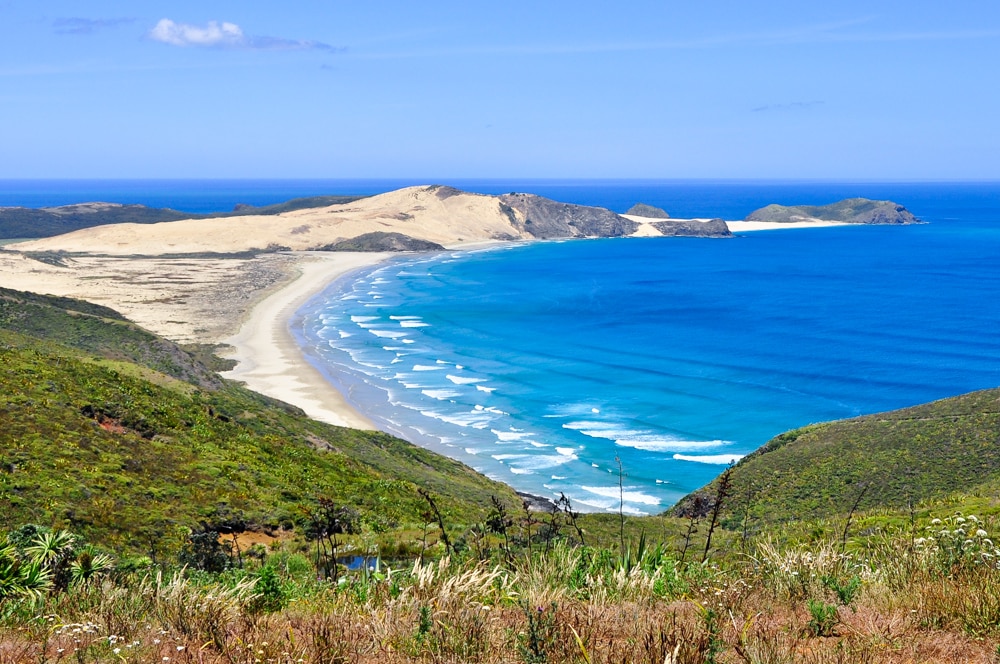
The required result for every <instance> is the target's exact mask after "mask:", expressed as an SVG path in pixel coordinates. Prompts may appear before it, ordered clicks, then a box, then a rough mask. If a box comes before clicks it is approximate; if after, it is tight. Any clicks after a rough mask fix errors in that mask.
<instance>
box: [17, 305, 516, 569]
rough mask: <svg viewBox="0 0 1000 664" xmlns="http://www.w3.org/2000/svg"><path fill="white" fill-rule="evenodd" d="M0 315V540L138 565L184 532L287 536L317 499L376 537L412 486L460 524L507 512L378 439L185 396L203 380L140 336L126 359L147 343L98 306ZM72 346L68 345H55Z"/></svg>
mask: <svg viewBox="0 0 1000 664" xmlns="http://www.w3.org/2000/svg"><path fill="white" fill-rule="evenodd" d="M0 311H2V315H0V395H3V396H2V398H0V503H2V504H3V505H4V506H5V509H4V510H3V512H2V514H0V528H11V527H15V526H18V525H20V524H23V523H27V522H35V523H41V524H44V525H57V526H67V527H71V528H72V529H73V530H74V531H76V532H79V533H81V534H83V535H85V536H86V537H88V538H89V539H91V540H92V541H96V542H103V543H106V544H108V545H111V546H115V547H117V548H132V549H141V550H145V551H149V550H153V549H159V550H162V549H163V548H164V547H166V548H169V547H170V546H172V545H173V544H175V543H176V540H177V537H178V532H183V529H184V528H186V527H194V526H196V525H197V523H198V522H200V521H219V520H232V519H234V518H235V519H238V520H244V521H246V522H248V523H249V524H251V525H252V526H254V527H257V528H265V529H270V528H276V527H279V526H285V527H290V526H291V525H292V524H293V523H294V522H295V520H296V519H297V518H299V517H300V516H301V514H302V509H303V507H304V506H307V505H309V504H310V503H311V501H313V500H314V499H316V498H317V497H325V498H330V499H332V500H334V501H335V502H337V503H339V504H344V505H349V506H353V507H355V508H357V509H359V510H360V511H362V512H363V513H364V514H366V515H367V518H369V519H370V520H371V523H373V524H380V525H379V526H378V527H381V528H385V527H391V526H392V525H393V524H396V523H410V524H413V523H420V522H421V519H422V517H421V512H422V511H423V510H424V509H425V507H426V505H425V503H424V502H423V499H422V498H421V497H420V496H419V495H418V494H417V488H418V486H422V487H425V488H427V489H429V490H430V491H432V492H433V493H435V494H437V495H438V496H439V498H438V503H439V505H440V506H441V507H442V508H443V510H444V511H445V513H446V515H447V516H450V517H452V518H459V519H462V520H463V521H464V522H466V523H468V520H471V519H474V518H476V517H477V515H479V514H480V513H481V512H482V511H484V506H485V505H486V504H488V502H489V497H490V496H491V495H498V496H503V497H506V498H508V499H509V500H511V501H513V500H515V498H514V497H513V493H512V492H511V491H510V489H508V488H507V487H505V486H503V485H501V484H498V483H495V482H492V481H490V480H488V479H486V478H484V477H482V476H480V475H478V474H476V473H475V472H474V471H472V470H471V469H470V468H468V467H466V466H464V465H462V464H460V463H458V462H455V461H452V460H449V459H445V458H443V457H440V456H438V455H435V454H433V453H431V452H429V451H427V450H424V449H421V448H417V447H414V446H412V445H410V444H409V443H406V442H404V441H402V440H399V439H397V438H394V437H392V436H389V435H387V434H383V433H378V432H362V431H355V430H352V429H344V428H341V427H334V426H330V425H326V424H322V423H319V422H315V421H312V420H309V419H307V418H305V417H304V416H303V415H302V414H301V413H300V412H299V411H298V410H297V409H295V408H293V407H291V406H287V405H285V404H281V403H279V402H275V401H273V400H269V399H267V398H265V397H262V396H260V395H258V394H255V393H253V392H250V391H249V390H246V389H244V388H242V387H239V386H237V385H234V384H222V383H220V384H219V385H218V386H213V385H202V386H196V385H194V384H191V383H188V382H186V381H185V380H182V379H181V378H178V377H176V376H181V377H186V376H188V375H195V376H203V375H205V374H207V373H210V372H208V370H207V369H205V368H204V367H203V366H200V364H199V363H198V361H197V360H196V359H194V358H193V357H192V356H190V355H189V354H188V353H186V352H185V351H183V350H182V349H180V348H177V347H176V346H174V345H173V344H171V343H170V342H167V341H165V340H162V339H157V338H155V337H153V342H152V343H150V344H149V348H148V349H145V350H144V351H143V352H139V353H136V348H135V347H136V346H141V345H142V343H143V342H142V340H143V339H146V340H147V341H148V340H149V339H148V338H149V337H152V335H149V333H147V332H144V331H142V330H137V329H135V328H134V326H131V324H128V323H127V322H126V321H123V320H122V319H121V318H120V317H118V316H116V315H114V314H113V312H109V311H108V310H105V309H103V308H100V307H94V306H93V305H86V304H85V303H75V302H73V301H67V300H66V299H63V298H46V297H44V296H34V295H27V294H20V293H17V292H11V291H5V292H4V293H3V308H2V309H0ZM104 314H108V315H104ZM81 321H86V328H85V329H82V330H81V329H80V328H77V327H76V326H77V325H78V324H80V323H81ZM25 332H31V333H32V334H26V333H25ZM77 334H80V335H82V336H84V337H87V339H86V340H85V341H82V342H80V343H79V344H77V347H71V346H69V345H66V344H64V343H59V341H60V340H62V341H65V339H66V337H75V336H77ZM147 350H148V352H146V351H147ZM164 357H166V358H169V359H171V362H172V363H173V364H172V363H171V362H166V363H164V362H163V358H164ZM174 365H178V366H174ZM178 367H180V368H178ZM165 371H169V372H171V373H173V374H175V376H172V375H169V374H168V373H165ZM515 504H516V503H515Z"/></svg>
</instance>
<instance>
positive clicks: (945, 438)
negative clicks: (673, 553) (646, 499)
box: [670, 389, 1000, 526]
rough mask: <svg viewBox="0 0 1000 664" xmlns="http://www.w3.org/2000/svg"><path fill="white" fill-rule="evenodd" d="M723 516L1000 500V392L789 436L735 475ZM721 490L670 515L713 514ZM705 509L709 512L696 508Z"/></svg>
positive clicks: (772, 517) (812, 515)
mask: <svg viewBox="0 0 1000 664" xmlns="http://www.w3.org/2000/svg"><path fill="white" fill-rule="evenodd" d="M730 479H731V483H732V492H731V493H732V495H731V497H730V498H729V499H728V500H727V501H726V503H725V505H726V506H725V507H724V509H723V514H724V515H726V516H727V517H728V520H729V524H730V525H733V526H735V523H736V522H738V521H740V520H741V519H742V518H743V516H744V515H746V514H747V510H748V509H749V515H750V518H751V519H753V520H756V521H758V522H769V523H775V522H790V521H794V520H808V519H822V518H828V517H843V516H845V515H847V514H849V513H850V512H851V511H852V508H854V507H855V506H856V508H857V509H858V510H861V511H864V510H874V509H879V510H886V509H889V510H891V509H896V510H906V509H907V508H908V506H909V505H911V504H916V503H918V502H921V501H924V502H926V501H932V500H935V499H944V498H946V497H948V496H950V495H953V494H958V493H963V494H971V493H977V492H978V493H980V494H981V495H984V496H994V497H995V496H997V495H998V493H1000V389H990V390H982V391H979V392H972V393H969V394H964V395H961V396H957V397H952V398H949V399H942V400H940V401H935V402H932V403H928V404H922V405H919V406H914V407H912V408H904V409H902V410H897V411H892V412H888V413H878V414H875V415H867V416H864V417H857V418H853V419H849V420H840V421H836V422H830V423H826V424H816V425H812V426H808V427H804V428H801V429H796V430H794V431H790V432H788V433H784V434H782V435H780V436H777V437H776V438H774V439H772V440H771V441H770V442H768V443H767V444H766V445H764V446H763V447H762V448H760V449H759V450H757V451H756V452H754V453H753V454H751V455H749V456H747V457H745V458H743V459H742V460H741V461H740V462H739V463H738V464H736V465H735V466H734V467H733V468H732V471H731V474H730ZM718 486H719V483H718V480H716V481H715V482H713V483H712V484H710V485H708V486H707V487H705V488H703V489H701V490H699V491H697V492H695V493H693V494H691V495H689V496H687V497H686V498H684V499H683V500H682V501H681V502H680V503H679V504H678V505H677V506H675V507H674V508H673V509H672V510H671V511H670V513H671V514H673V515H675V516H686V515H690V514H692V513H697V512H699V511H700V512H702V513H705V512H707V510H708V509H709V508H710V506H711V504H712V503H713V502H714V496H715V495H716V493H717V490H718ZM696 499H700V500H699V501H698V502H700V505H697V504H696Z"/></svg>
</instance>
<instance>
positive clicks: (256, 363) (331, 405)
mask: <svg viewBox="0 0 1000 664" xmlns="http://www.w3.org/2000/svg"><path fill="white" fill-rule="evenodd" d="M393 255H394V254H390V253H340V252H309V253H308V254H302V255H301V256H300V257H298V260H297V261H296V263H295V271H296V272H298V274H297V275H296V276H293V277H292V278H291V281H289V282H288V283H286V284H285V285H284V286H282V287H280V288H278V289H277V290H275V291H274V292H272V293H270V294H269V295H267V296H266V297H265V298H264V299H263V300H261V301H260V302H258V303H257V304H256V305H255V306H254V307H253V308H252V310H251V311H250V313H249V315H248V316H247V318H246V320H245V321H244V322H243V324H242V325H241V326H240V329H239V331H238V332H237V333H236V334H235V335H233V336H232V337H229V338H228V339H224V340H223V343H225V344H227V345H229V346H230V347H231V348H232V350H231V351H228V352H225V353H224V355H225V356H226V357H228V358H229V359H233V360H236V362H237V365H236V367H235V368H234V369H232V370H231V371H227V372H223V373H222V375H223V376H224V377H225V378H229V379H232V380H237V381H240V382H242V383H244V384H245V385H246V386H247V387H248V388H250V389H251V390H254V391H256V392H260V393H261V394H265V395H267V396H270V397H273V398H275V399H280V400H282V401H285V402H288V403H291V404H292V405H295V406H298V407H299V408H301V409H302V410H304V411H305V412H306V414H307V415H308V416H309V417H311V418H313V419H316V420H320V421H322V422H326V423H328V424H334V425H337V426H343V427H351V428H354V429H366V430H375V429H376V427H375V425H374V424H373V423H372V422H371V420H369V419H368V418H367V417H365V416H363V415H362V414H361V413H359V412H358V411H357V410H356V409H355V408H354V407H353V406H351V404H350V403H349V402H348V401H347V399H346V398H345V397H344V395H343V394H342V393H341V392H340V390H339V389H337V388H336V386H334V385H333V384H331V382H330V381H329V380H328V379H327V378H326V377H325V376H324V375H323V374H322V373H321V372H320V371H319V370H318V369H316V368H315V367H314V366H313V365H312V364H311V363H310V362H309V360H308V359H307V358H306V357H305V355H304V353H303V351H302V348H301V347H300V346H299V344H298V342H297V341H296V339H295V337H294V335H293V334H292V332H291V330H290V329H289V324H290V322H291V320H292V318H293V316H294V315H295V312H296V311H298V309H299V308H300V307H302V305H304V304H305V303H306V302H307V301H308V300H309V299H310V298H312V297H313V296H314V295H317V294H318V293H320V292H322V291H323V290H324V289H325V288H326V287H327V286H329V285H330V284H331V283H332V282H333V281H335V280H337V279H339V278H341V277H344V276H345V275H347V274H349V273H351V272H354V271H356V270H360V269H363V268H366V267H370V266H373V265H376V264H378V263H380V262H382V261H384V260H386V259H387V258H389V257H391V256H393Z"/></svg>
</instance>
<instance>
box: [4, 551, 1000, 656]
mask: <svg viewBox="0 0 1000 664" xmlns="http://www.w3.org/2000/svg"><path fill="white" fill-rule="evenodd" d="M869 554H870V555H869ZM891 565H895V566H898V567H905V568H906V570H907V571H906V574H905V575H904V573H903V571H902V570H900V569H889V566H891ZM904 576H905V578H906V579H907V581H906V582H905V583H903V582H900V579H902V578H904ZM853 577H857V578H859V579H861V581H860V586H859V590H858V591H857V592H856V593H854V594H853V595H851V596H850V602H849V605H845V604H844V603H842V602H841V601H840V600H841V596H839V595H838V594H837V593H836V592H835V591H834V589H833V588H834V587H835V586H836V585H837V584H838V583H841V585H844V584H846V583H847V579H849V578H853ZM837 579H839V580H840V581H837ZM286 589H287V590H288V592H289V594H290V599H291V601H290V603H288V604H287V605H286V607H285V608H284V609H281V610H279V611H276V612H274V613H263V612H260V610H259V607H257V609H256V610H255V606H257V605H255V604H254V602H253V599H254V597H255V595H256V594H257V593H258V590H257V589H256V588H255V587H254V579H253V577H252V575H244V577H243V578H242V579H237V578H235V577H231V578H229V579H228V580H227V579H226V578H216V579H205V578H201V577H198V576H197V575H195V576H194V577H191V578H189V577H188V576H185V575H183V574H174V575H170V576H165V575H148V576H145V577H142V578H131V579H126V580H119V581H112V580H110V579H105V580H103V581H102V582H100V583H94V582H92V583H90V584H86V585H82V586H77V587H74V588H71V589H70V591H69V592H66V593H60V594H53V595H51V596H49V597H47V598H45V599H44V600H42V601H39V602H37V603H34V604H32V603H24V602H15V601H13V600H9V599H8V600H7V601H6V602H5V603H4V604H2V605H0V664H4V663H7V662H10V663H14V662H17V663H21V662H34V663H40V662H61V661H66V662H80V663H83V662H125V663H136V664H138V663H144V662H159V663H160V664H181V663H187V662H198V663H199V664H204V663H211V664H215V663H219V664H222V663H226V664H231V663H243V662H246V663H248V664H251V663H252V664H257V663H258V662H282V663H297V662H359V663H368V662H371V663H376V664H394V663H396V662H486V663H491V664H492V663H501V662H527V663H534V662H590V663H594V664H596V663H608V664H610V663H612V662H614V663H620V662H655V663H656V664H663V663H664V662H668V663H673V664H681V663H684V664H687V663H695V662H697V663H698V664H702V663H703V662H717V663H719V664H723V663H729V662H732V663H744V664H779V663H786V662H787V663H791V662H814V663H817V664H821V663H828V662H845V663H846V662H851V663H855V662H860V663H864V662H893V663H900V664H903V663H907V664H909V663H914V662H982V663H986V662H991V663H992V662H997V661H998V659H997V654H998V643H1000V569H998V568H997V567H996V566H995V565H984V564H982V563H981V561H979V562H977V561H967V564H956V565H953V566H951V567H949V568H942V567H941V566H940V565H939V564H938V559H937V558H935V557H933V556H922V557H919V558H918V557H915V556H914V557H908V556H905V555H897V556H896V557H895V558H891V557H888V556H886V555H884V551H881V550H879V549H878V548H877V547H876V548H875V549H873V550H872V551H870V552H868V553H865V552H854V553H849V554H841V553H839V551H838V549H837V547H835V546H834V545H832V544H830V543H818V544H815V545H813V546H812V547H809V548H802V547H791V548H784V549H783V548H781V547H780V546H778V545H776V544H774V543H773V542H766V541H765V542H762V543H761V544H760V545H759V546H758V547H757V548H756V550H755V551H754V552H753V555H751V556H749V557H747V558H745V559H741V562H739V563H732V564H730V565H728V566H724V567H723V568H721V569H718V568H715V567H713V566H701V565H690V566H687V567H685V568H683V569H680V571H678V566H677V564H676V562H675V561H674V560H673V559H672V558H670V557H663V556H662V555H659V554H658V555H657V556H656V557H655V558H654V557H649V556H647V557H646V558H644V559H643V560H642V561H640V562H639V563H638V564H637V565H635V566H634V567H632V568H631V569H629V568H627V567H625V566H624V565H623V564H622V563H621V561H620V560H619V559H617V558H615V557H614V556H613V555H609V554H608V553H607V552H604V553H602V552H600V551H594V550H584V549H579V548H573V547H569V546H557V547H555V548H554V550H553V551H551V552H550V553H549V554H548V555H546V556H541V555H535V556H523V557H521V558H517V559H516V560H515V561H514V563H513V565H508V566H504V565H500V564H497V563H494V562H477V561H467V562H462V563H458V562H452V561H451V560H449V559H447V558H444V559H441V560H439V561H435V562H431V563H426V564H423V565H422V564H419V563H417V564H415V565H414V566H413V567H412V568H409V569H405V570H397V571H392V572H389V573H383V574H374V575H372V574H368V575H359V576H355V577H352V578H350V579H349V580H347V581H346V582H345V583H342V584H340V585H339V586H331V585H326V584H320V583H317V582H315V581H314V582H311V583H309V584H299V583H298V582H295V583H293V582H292V581H291V580H286ZM810 601H811V602H812V603H813V604H815V605H817V606H829V607H832V609H831V610H832V612H833V613H832V614H831V615H832V617H831V618H830V620H831V622H830V629H829V630H828V631H826V633H825V634H824V635H819V633H818V631H817V628H816V626H815V620H816V616H815V615H814V614H813V611H812V609H811V608H810Z"/></svg>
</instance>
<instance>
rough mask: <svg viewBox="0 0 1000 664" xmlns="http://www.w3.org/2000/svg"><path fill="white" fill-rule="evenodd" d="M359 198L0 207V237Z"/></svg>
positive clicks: (271, 211)
mask: <svg viewBox="0 0 1000 664" xmlns="http://www.w3.org/2000/svg"><path fill="white" fill-rule="evenodd" d="M359 198H361V197H360V196H311V197H309V198H293V199H292V200H290V201H285V202H284V203H277V204H275V205H265V206H261V207H254V206H251V205H237V206H236V210H234V211H232V212H215V213H211V214H192V213H190V212H181V211H180V210H173V209H170V208H151V207H146V206H145V205H122V204H120V203H77V204H74V205H60V206H58V207H47V208H26V207H0V238H42V237H52V236H54V235H62V234H63V233H71V232H73V231H77V230H80V229H83V228H91V227H93V226H101V225H104V224H125V223H131V224H157V223H160V222H163V221H178V220H180V219H210V218H220V217H233V216H248V215H267V214H281V213H282V212H291V211H292V210H303V209H308V208H317V207H326V206H329V205H337V204H342V203H350V202H351V201H356V200H358V199H359Z"/></svg>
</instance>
